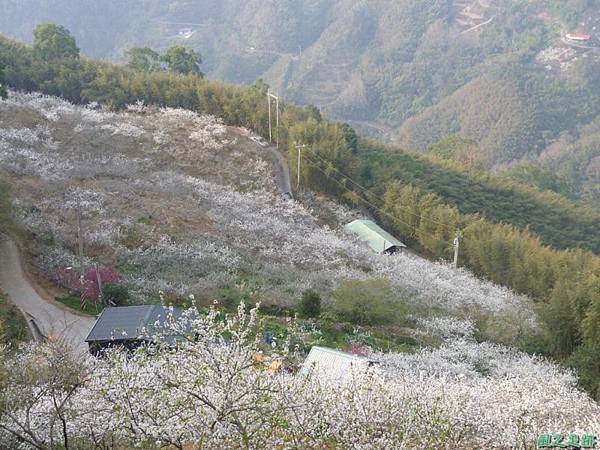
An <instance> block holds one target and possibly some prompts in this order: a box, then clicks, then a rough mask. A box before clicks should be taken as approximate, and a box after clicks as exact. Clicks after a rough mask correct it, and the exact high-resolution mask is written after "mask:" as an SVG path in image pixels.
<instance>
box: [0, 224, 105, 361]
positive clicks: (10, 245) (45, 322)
mask: <svg viewBox="0 0 600 450" xmlns="http://www.w3.org/2000/svg"><path fill="white" fill-rule="evenodd" d="M0 286H1V287H2V290H3V291H4V292H5V293H6V294H7V295H8V297H9V298H10V299H11V301H12V302H13V303H14V304H16V305H17V306H18V307H19V309H20V310H21V311H22V312H23V314H25V316H26V318H27V320H28V322H29V324H30V327H32V331H33V333H34V335H36V338H38V337H40V336H39V333H41V334H42V335H43V336H46V337H49V336H54V337H61V338H63V339H64V340H65V342H66V343H67V344H68V345H69V346H70V347H71V348H73V349H74V350H76V351H85V350H86V348H87V346H86V344H85V342H84V340H85V338H86V337H87V335H88V333H89V331H90V330H91V329H92V326H93V325H94V322H95V319H94V318H93V317H88V316H82V315H78V314H75V313H73V312H70V311H68V310H67V309H65V308H62V307H60V306H58V305H55V304H54V303H51V302H49V301H47V300H44V299H43V298H42V297H41V296H40V295H39V294H38V293H37V292H36V290H35V289H34V288H33V287H32V285H31V283H30V282H29V280H27V278H26V277H25V274H24V273H23V268H22V266H21V259H20V255H19V250H18V249H17V246H16V245H15V243H14V242H13V241H12V240H10V239H8V238H6V237H3V236H0ZM31 319H34V322H33V324H32V322H31ZM38 330H39V331H38Z"/></svg>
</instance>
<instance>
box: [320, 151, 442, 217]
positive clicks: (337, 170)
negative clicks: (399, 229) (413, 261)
mask: <svg viewBox="0 0 600 450" xmlns="http://www.w3.org/2000/svg"><path fill="white" fill-rule="evenodd" d="M311 155H314V156H316V157H317V158H319V160H320V161H321V162H323V163H325V164H330V167H331V168H332V169H333V170H335V171H336V172H337V173H339V174H340V175H342V176H343V177H344V178H346V179H348V180H349V181H350V182H351V183H353V184H354V185H356V186H358V187H359V188H360V189H362V190H363V191H364V193H365V194H369V195H371V196H373V197H375V198H376V199H378V200H379V201H381V202H382V203H384V204H385V200H384V199H382V198H381V197H379V196H377V195H375V194H374V193H372V192H371V191H370V190H369V189H367V188H366V187H364V186H362V185H361V184H360V183H358V182H356V181H354V180H353V179H352V178H351V177H349V176H348V175H346V174H345V173H343V172H342V171H341V170H339V169H338V168H336V167H335V166H334V165H333V164H331V161H328V160H326V159H325V158H323V157H322V156H321V155H319V154H318V153H316V152H312V153H311ZM396 208H399V209H402V210H404V211H407V212H408V213H410V214H412V215H413V216H414V217H416V218H418V219H421V217H422V216H421V214H417V213H415V212H413V211H411V210H409V209H408V208H406V207H404V208H402V207H398V206H396ZM430 220H431V222H433V223H436V224H438V225H441V226H446V224H445V223H443V222H440V221H439V220H435V219H430Z"/></svg>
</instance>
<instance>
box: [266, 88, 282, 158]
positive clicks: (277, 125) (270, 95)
mask: <svg viewBox="0 0 600 450" xmlns="http://www.w3.org/2000/svg"><path fill="white" fill-rule="evenodd" d="M272 100H275V109H276V111H275V117H276V119H275V127H276V129H277V141H276V142H277V148H279V96H278V95H275V94H272V93H271V91H270V90H268V91H267V103H268V105H269V142H271V143H273V126H272V125H271V121H272V114H271V103H272Z"/></svg>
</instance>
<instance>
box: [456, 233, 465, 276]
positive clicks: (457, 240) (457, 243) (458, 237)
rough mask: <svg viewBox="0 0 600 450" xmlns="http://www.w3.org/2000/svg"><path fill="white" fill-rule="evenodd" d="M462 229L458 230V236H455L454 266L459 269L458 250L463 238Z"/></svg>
mask: <svg viewBox="0 0 600 450" xmlns="http://www.w3.org/2000/svg"><path fill="white" fill-rule="evenodd" d="M462 237H463V234H462V231H460V230H457V231H456V237H455V238H454V268H455V269H458V250H459V248H460V240H461V239H462Z"/></svg>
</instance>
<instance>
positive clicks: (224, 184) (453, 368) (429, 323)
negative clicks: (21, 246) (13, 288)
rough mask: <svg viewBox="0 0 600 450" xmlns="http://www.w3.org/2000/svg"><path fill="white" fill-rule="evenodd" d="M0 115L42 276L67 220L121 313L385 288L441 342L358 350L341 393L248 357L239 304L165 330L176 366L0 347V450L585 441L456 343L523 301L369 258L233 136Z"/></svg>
mask: <svg viewBox="0 0 600 450" xmlns="http://www.w3.org/2000/svg"><path fill="white" fill-rule="evenodd" d="M0 113H2V114H1V115H0V117H2V119H1V122H0V171H1V172H2V173H4V174H6V176H7V177H8V179H9V180H10V182H11V184H12V185H13V197H14V210H15V216H16V218H17V220H18V221H19V222H20V224H21V225H22V226H23V227H24V228H25V229H26V230H27V231H29V232H30V233H31V234H32V236H35V238H36V239H35V240H33V243H32V244H31V248H30V249H29V251H30V253H31V254H32V255H33V256H34V263H35V264H37V266H38V267H39V269H41V270H42V271H44V272H46V273H47V274H48V276H49V277H50V278H52V276H53V275H54V276H56V275H60V274H61V273H64V270H65V269H66V268H67V267H69V266H74V265H76V264H77V263H78V259H77V256H76V255H77V234H78V226H77V223H78V216H80V218H81V223H82V232H83V237H84V250H85V260H84V263H85V264H86V266H90V267H91V266H94V265H97V266H98V267H99V268H100V270H105V269H106V268H112V267H115V268H118V270H119V273H118V274H115V279H117V278H118V279H124V280H126V282H127V283H128V284H129V286H130V288H131V289H132V291H133V293H134V294H135V295H134V297H135V298H137V299H139V300H140V301H147V300H146V299H148V298H150V297H151V296H154V295H156V293H157V292H158V291H161V290H162V291H165V292H175V293H177V294H178V295H180V296H181V297H184V298H187V297H188V296H189V295H190V294H193V295H194V296H196V298H200V299H202V297H203V295H204V296H209V297H210V296H212V295H213V293H215V292H218V290H219V289H223V288H227V287H231V286H236V287H239V288H240V289H242V288H243V289H246V290H248V291H249V292H251V293H252V295H253V296H255V297H256V298H258V299H260V300H262V301H263V302H264V303H266V304H277V305H283V306H293V305H294V304H295V303H296V302H297V300H298V297H299V293H301V292H302V291H304V290H305V289H308V288H312V289H319V290H321V291H331V290H333V289H335V288H337V287H338V286H339V285H340V284H341V283H343V282H344V281H345V280H370V279H385V280H388V281H389V283H390V286H392V290H393V294H394V296H395V298H396V299H397V300H399V301H402V302H404V303H409V304H411V305H413V306H414V308H415V310H419V311H421V312H422V313H423V314H424V315H425V316H426V317H417V316H415V317H412V319H411V320H413V321H414V322H415V324H416V327H417V328H418V330H416V331H415V332H418V333H421V334H424V335H428V336H433V337H436V339H438V341H439V342H438V343H441V344H440V345H439V347H437V348H423V349H420V350H417V351H416V353H415V354H412V355H405V354H394V353H388V354H375V355H372V356H373V357H374V358H375V359H377V360H378V361H379V362H380V364H378V365H377V366H376V367H375V368H374V369H372V370H369V371H367V372H366V373H365V372H356V373H353V375H352V376H351V377H348V378H347V379H344V380H330V379H328V378H327V377H320V376H317V375H316V374H313V375H312V376H310V377H308V378H301V377H298V376H296V374H295V370H294V369H295V366H294V364H295V362H296V361H297V355H296V354H295V352H294V351H291V352H289V351H288V349H287V348H285V345H284V346H282V347H280V348H279V347H278V348H276V349H275V350H269V349H266V348H263V344H262V330H261V328H260V326H259V324H258V321H259V319H258V318H257V316H256V311H252V312H250V313H247V312H246V311H245V310H244V308H243V307H242V308H240V309H239V311H238V314H237V315H234V316H233V317H229V318H227V319H224V318H223V317H222V316H221V313H217V312H216V311H215V310H211V311H210V312H209V313H208V315H206V316H205V315H198V316H195V315H191V313H190V315H189V316H188V317H187V319H188V322H187V324H181V323H174V324H173V326H174V327H187V328H186V329H187V330H188V331H189V329H191V330H193V334H194V335H196V336H197V337H198V339H197V340H189V341H188V340H183V341H182V342H180V344H179V347H178V351H177V352H175V351H171V350H169V349H168V348H162V347H159V348H145V349H141V350H139V351H137V352H136V353H134V354H133V355H128V356H127V355H124V354H122V353H119V352H118V351H114V352H111V353H109V354H108V355H107V357H106V358H104V359H100V360H93V359H85V360H84V361H81V362H78V361H75V360H72V359H69V358H72V356H71V355H69V354H68V352H66V351H65V349H63V348H62V347H61V346H60V344H59V343H51V344H48V345H47V346H41V347H35V346H28V347H25V348H23V349H22V351H21V352H19V353H15V354H13V353H10V352H6V351H3V352H0V353H2V361H1V363H0V375H2V376H4V375H5V374H6V377H7V378H5V379H6V380H7V384H6V386H8V388H7V389H2V390H0V391H1V392H0V440H2V443H3V444H4V443H5V442H6V443H8V444H7V445H8V447H9V448H31V447H37V448H53V447H56V446H62V447H65V448H71V447H77V446H79V447H83V448H86V446H87V447H90V448H124V447H129V446H140V447H149V448H158V447H165V446H174V447H176V448H184V447H186V448H187V445H189V444H196V445H198V446H200V447H202V448H223V447H231V448H239V447H245V448H323V447H340V448H423V447H430V448H461V447H463V448H482V447H485V448H509V447H515V448H532V447H533V445H534V440H535V436H536V434H539V433H543V432H552V433H556V432H564V433H570V432H580V433H585V432H594V431H595V432H599V431H600V410H599V407H598V405H596V404H595V403H593V402H592V401H591V400H590V399H589V398H588V397H587V396H586V395H585V394H583V393H581V392H580V391H578V390H577V389H576V387H575V385H576V380H575V378H574V377H573V375H572V374H570V373H568V372H565V371H562V370H560V369H558V368H557V366H555V365H553V364H551V363H549V362H547V361H545V360H543V359H540V358H536V357H531V356H527V355H524V354H521V353H519V352H517V351H515V350H511V349H509V348H508V347H504V346H501V345H496V344H491V343H485V342H484V343H477V342H476V341H475V339H474V338H473V336H474V333H475V332H476V327H475V325H474V320H475V319H477V318H478V317H480V316H481V315H486V317H492V318H500V317H508V318H509V320H511V321H512V322H514V326H515V327H516V328H519V329H521V328H535V326H536V323H535V315H534V313H533V310H532V306H531V302H530V301H529V300H528V299H526V298H523V297H521V296H518V295H516V294H514V293H513V292H511V291H510V290H508V289H505V288H502V287H499V286H497V285H494V284H492V283H489V282H485V281H481V280H478V279H477V278H476V277H474V276H473V275H472V274H471V273H469V272H468V271H465V270H454V269H453V268H452V267H450V266H449V265H448V264H446V263H443V262H439V263H432V262H430V261H427V260H424V259H422V258H419V257H416V256H413V255H411V254H401V255H394V256H384V255H377V254H373V253H372V252H371V250H369V249H368V248H367V247H366V246H365V245H363V244H361V243H360V242H358V241H357V240H356V239H355V238H353V237H352V236H350V235H348V234H346V233H345V232H344V231H343V227H342V226H341V225H343V224H344V223H346V222H348V221H349V218H355V217H356V214H357V213H356V212H353V211H349V210H347V209H346V208H344V207H342V206H340V205H337V204H332V202H330V201H319V200H318V199H315V198H314V197H313V198H311V199H308V200H306V201H303V202H294V201H288V200H284V199H282V198H281V196H280V195H279V193H277V192H276V187H275V182H274V177H273V170H272V167H271V163H270V159H269V157H268V155H266V154H265V153H264V150H262V149H261V147H259V146H257V145H255V144H254V143H251V141H249V140H248V139H246V138H245V137H244V136H245V134H244V132H243V131H241V130H236V129H233V128H230V127H226V126H224V125H223V123H222V122H221V121H220V120H219V119H217V118H215V117H212V116H203V115H199V114H196V113H194V112H191V111H184V110H179V109H169V108H163V109H161V108H154V107H149V106H146V105H144V104H142V103H137V104H135V105H131V106H130V107H129V108H128V109H127V110H126V111H125V112H122V113H114V112H110V111H105V110H103V109H100V108H99V107H98V105H88V106H87V107H78V106H74V105H71V104H69V103H67V102H64V101H62V100H60V99H57V98H53V97H45V96H41V95H36V94H22V93H16V92H11V93H10V95H9V98H8V99H7V100H6V101H0ZM307 198H308V197H307V196H306V195H305V196H303V199H307ZM323 215H330V219H331V218H333V219H331V220H327V222H328V223H330V226H329V227H327V226H324V225H323V220H322V216H323ZM92 278H93V277H92ZM209 300H212V298H209ZM325 300H326V301H327V300H330V299H325ZM190 311H191V310H190ZM513 318H514V320H513ZM517 332H518V330H517V331H515V333H517ZM225 337H227V339H225ZM158 338H159V337H158ZM499 340H501V339H499ZM261 351H263V352H264V353H262V356H261V357H260V358H257V357H256V355H257V354H259V352H261ZM282 364H283V367H286V368H287V369H286V370H277V368H279V367H280V366H281V365H282ZM64 365H68V366H69V367H76V368H77V370H76V371H73V370H68V371H66V372H65V371H64V370H61V369H60V368H61V367H63V366H64ZM14 367H18V370H17V371H16V372H15V371H14V370H11V368H14ZM36 368H38V369H42V370H36ZM16 373H24V374H27V378H22V379H18V377H17V375H15V374H16ZM224 374H225V375H227V376H223V375H224ZM2 376H0V380H2V379H4V378H2ZM25 381H26V382H25Z"/></svg>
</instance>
